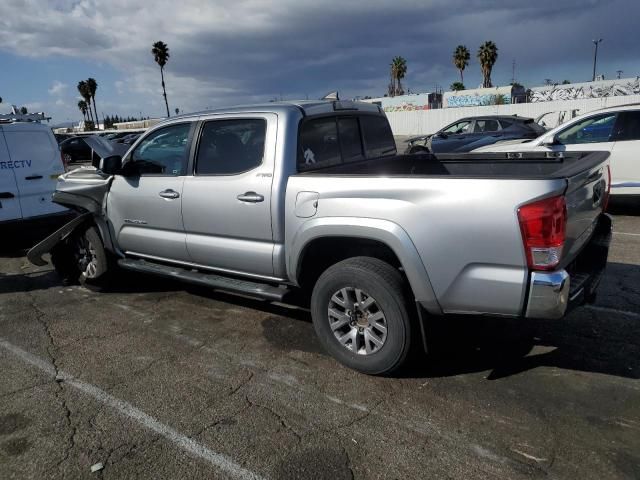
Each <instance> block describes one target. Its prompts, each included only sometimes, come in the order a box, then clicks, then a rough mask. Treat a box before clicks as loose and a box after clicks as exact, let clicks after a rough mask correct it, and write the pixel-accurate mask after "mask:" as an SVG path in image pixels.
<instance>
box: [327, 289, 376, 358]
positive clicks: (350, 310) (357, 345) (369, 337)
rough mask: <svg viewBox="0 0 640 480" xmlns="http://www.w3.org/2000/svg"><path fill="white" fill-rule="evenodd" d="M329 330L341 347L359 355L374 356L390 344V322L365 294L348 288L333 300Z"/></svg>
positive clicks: (330, 304)
mask: <svg viewBox="0 0 640 480" xmlns="http://www.w3.org/2000/svg"><path fill="white" fill-rule="evenodd" d="M328 313H329V326H330V327H331V331H332V332H333V335H334V336H335V337H336V339H337V340H338V342H340V345H342V346H343V347H344V348H346V349H347V350H350V351H352V352H353V353H357V354H358V355H370V354H372V353H376V352H377V351H378V350H380V349H381V348H382V346H383V345H384V342H385V341H386V340H387V319H386V318H385V316H384V312H383V311H382V310H381V309H380V307H379V306H378V303H377V302H376V300H375V299H374V298H373V297H372V296H370V295H369V294H367V293H366V292H365V291H364V290H361V289H359V288H354V287H346V288H342V289H340V290H338V291H337V292H335V293H334V294H333V295H332V296H331V300H329V308H328Z"/></svg>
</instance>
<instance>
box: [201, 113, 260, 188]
mask: <svg viewBox="0 0 640 480" xmlns="http://www.w3.org/2000/svg"><path fill="white" fill-rule="evenodd" d="M266 134H267V122H266V121H265V120H264V119H255V118H242V119H237V120H214V121H211V122H207V123H205V125H204V127H203V129H202V135H201V136H200V144H199V145H198V156H197V159H196V175H236V174H239V173H243V172H247V171H249V170H252V169H254V168H256V167H257V166H259V165H260V164H261V163H262V159H263V157H264V141H265V137H266Z"/></svg>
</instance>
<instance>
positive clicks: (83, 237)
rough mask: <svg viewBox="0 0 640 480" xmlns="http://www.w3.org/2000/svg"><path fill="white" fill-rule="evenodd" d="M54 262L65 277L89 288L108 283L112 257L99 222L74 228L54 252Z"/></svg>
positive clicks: (52, 259)
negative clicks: (108, 251) (80, 228)
mask: <svg viewBox="0 0 640 480" xmlns="http://www.w3.org/2000/svg"><path fill="white" fill-rule="evenodd" d="M51 263H53V266H54V268H55V269H56V271H57V272H58V274H59V275H60V276H61V277H62V279H63V281H64V282H65V283H68V284H73V283H80V284H81V285H84V286H86V287H89V288H96V289H100V288H102V287H104V286H105V284H106V282H107V276H108V274H109V273H110V268H109V258H108V256H107V252H106V251H105V248H104V244H103V243H102V239H101V238H100V234H99V233H98V230H97V228H96V227H95V226H89V227H87V228H85V229H83V230H79V231H76V232H74V233H73V234H72V235H71V236H70V237H69V238H67V239H66V240H65V241H64V242H62V243H60V244H58V245H56V247H55V248H54V249H53V250H52V252H51Z"/></svg>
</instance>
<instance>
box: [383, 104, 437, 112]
mask: <svg viewBox="0 0 640 480" xmlns="http://www.w3.org/2000/svg"><path fill="white" fill-rule="evenodd" d="M383 110H384V111H385V112H415V111H418V110H429V105H416V104H415V103H402V104H400V105H388V106H386V107H383Z"/></svg>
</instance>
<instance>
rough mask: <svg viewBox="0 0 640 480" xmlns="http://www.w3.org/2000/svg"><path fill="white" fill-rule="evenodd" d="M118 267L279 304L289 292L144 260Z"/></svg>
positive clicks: (120, 262)
mask: <svg viewBox="0 0 640 480" xmlns="http://www.w3.org/2000/svg"><path fill="white" fill-rule="evenodd" d="M118 265H119V266H120V267H122V268H125V269H127V270H133V271H135V272H142V273H151V274H153V275H160V276H163V277H170V278H177V279H178V280H181V281H183V282H187V283H192V284H194V285H201V286H205V287H209V288H213V289H215V290H224V291H227V292H233V293H242V294H245V295H252V296H255V297H260V298H264V299H266V300H271V301H276V302H281V301H282V299H283V297H284V296H285V295H286V294H287V293H288V292H289V289H288V288H286V287H274V286H273V285H268V284H264V283H257V282H251V281H248V280H239V279H236V278H230V277H223V276H221V275H215V274H213V273H203V272H198V271H194V270H189V269H186V268H181V267H176V266H171V265H163V264H160V263H154V262H148V261H146V260H133V259H130V258H122V259H120V260H118Z"/></svg>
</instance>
